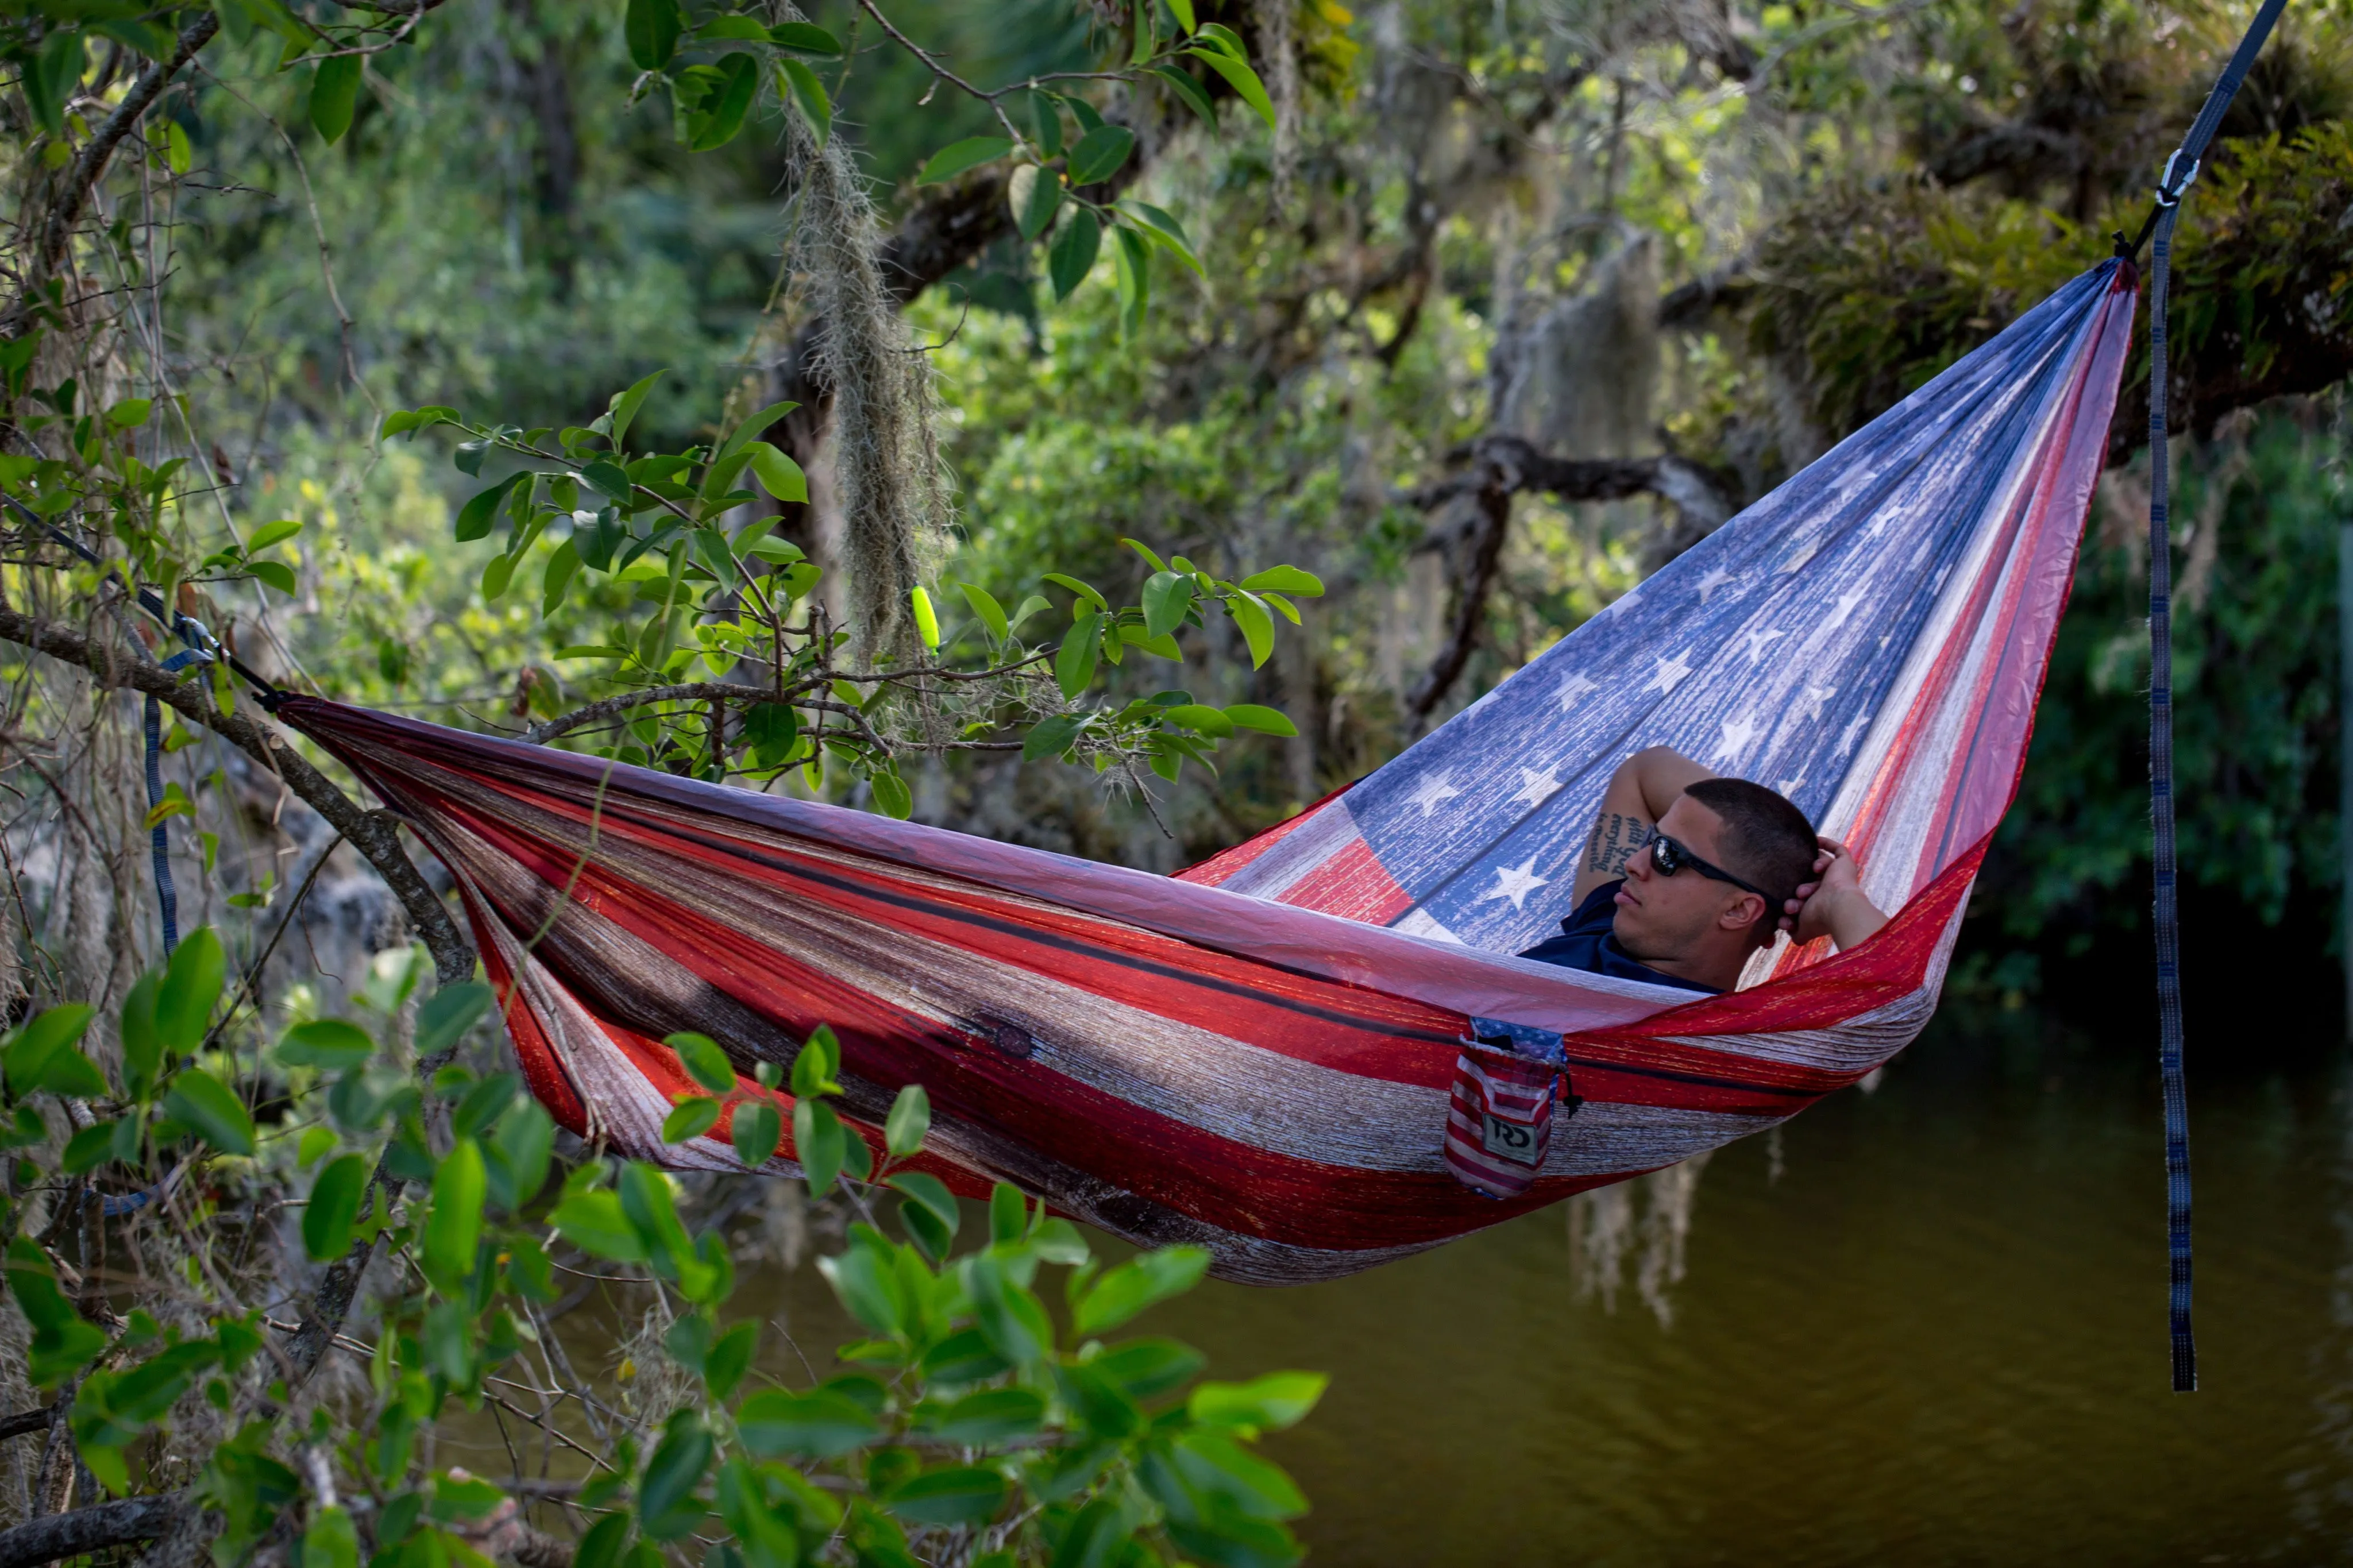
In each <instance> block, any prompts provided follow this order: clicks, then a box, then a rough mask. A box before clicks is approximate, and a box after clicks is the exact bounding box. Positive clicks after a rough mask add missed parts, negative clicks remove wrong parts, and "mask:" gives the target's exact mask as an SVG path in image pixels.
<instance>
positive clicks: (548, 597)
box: [539, 539, 581, 620]
mask: <svg viewBox="0 0 2353 1568" xmlns="http://www.w3.org/2000/svg"><path fill="white" fill-rule="evenodd" d="M580 566H581V561H580V549H579V546H577V545H575V544H574V543H573V542H572V541H570V540H568V539H567V540H565V542H563V543H561V544H559V545H557V546H556V547H555V551H554V553H553V554H551V555H550V556H548V558H547V574H546V575H545V576H543V577H542V578H541V579H540V590H539V614H540V618H541V619H543V620H544V619H546V618H547V617H548V616H553V615H554V614H555V611H556V607H557V606H558V605H562V604H563V603H564V594H565V589H567V588H569V587H571V585H572V579H573V578H574V577H575V576H577V575H579V573H580Z"/></svg>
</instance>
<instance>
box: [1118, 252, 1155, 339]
mask: <svg viewBox="0 0 2353 1568" xmlns="http://www.w3.org/2000/svg"><path fill="white" fill-rule="evenodd" d="M1114 237H1115V238H1116V239H1117V240H1118V241H1119V243H1118V244H1117V245H1116V246H1115V247H1113V250H1112V260H1113V262H1115V263H1116V264H1117V266H1118V282H1119V331H1120V337H1121V339H1122V341H1124V342H1134V340H1135V339H1136V338H1137V337H1139V336H1140V335H1142V333H1143V331H1144V316H1145V311H1146V310H1150V309H1151V306H1152V250H1151V247H1149V246H1147V245H1145V242H1144V237H1143V236H1142V235H1139V234H1137V233H1136V232H1135V231H1134V229H1132V228H1122V229H1118V230H1115V231H1114Z"/></svg>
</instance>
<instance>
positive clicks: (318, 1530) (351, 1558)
mask: <svg viewBox="0 0 2353 1568" xmlns="http://www.w3.org/2000/svg"><path fill="white" fill-rule="evenodd" d="M359 1561H360V1536H359V1531H356V1530H354V1529H353V1528H352V1516H351V1515H350V1514H348V1513H346V1512H344V1511H343V1509H341V1508H319V1509H313V1510H311V1523H310V1525H309V1527H308V1528H307V1529H305V1530H304V1531H302V1562H301V1568H359Z"/></svg>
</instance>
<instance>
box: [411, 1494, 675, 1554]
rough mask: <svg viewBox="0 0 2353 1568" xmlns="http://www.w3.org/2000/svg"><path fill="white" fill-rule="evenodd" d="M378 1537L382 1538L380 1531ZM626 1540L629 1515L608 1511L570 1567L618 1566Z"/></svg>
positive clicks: (585, 1538)
mask: <svg viewBox="0 0 2353 1568" xmlns="http://www.w3.org/2000/svg"><path fill="white" fill-rule="evenodd" d="M609 1479H619V1478H617V1477H615V1478H609ZM378 1539H379V1540H381V1539H383V1536H382V1533H381V1532H379V1533H378ZM628 1542H629V1516H628V1514H627V1513H623V1512H618V1511H617V1512H613V1513H608V1514H607V1515H605V1517H604V1518H602V1519H600V1520H598V1521H596V1523H594V1524H592V1525H590V1526H589V1527H588V1533H587V1534H586V1535H584V1536H582V1537H581V1538H580V1549H579V1550H578V1551H577V1552H575V1553H574V1554H573V1558H572V1568H620V1563H621V1552H622V1549H623V1548H625V1547H626V1546H628Z"/></svg>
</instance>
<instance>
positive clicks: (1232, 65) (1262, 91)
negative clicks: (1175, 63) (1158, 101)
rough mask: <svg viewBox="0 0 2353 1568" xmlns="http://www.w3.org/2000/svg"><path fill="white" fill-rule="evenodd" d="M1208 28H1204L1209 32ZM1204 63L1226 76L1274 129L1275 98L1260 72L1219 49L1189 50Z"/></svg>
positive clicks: (1238, 92) (1241, 96)
mask: <svg viewBox="0 0 2353 1568" xmlns="http://www.w3.org/2000/svg"><path fill="white" fill-rule="evenodd" d="M1202 32H1203V33H1205V34H1206V33H1207V32H1208V28H1206V27H1204V28H1203V29H1202ZM1187 52H1188V53H1190V54H1191V55H1192V56H1193V57H1194V58H1197V59H1198V60H1199V61H1200V62H1201V63H1202V64H1203V65H1205V66H1208V68H1210V69H1211V70H1213V71H1216V72H1217V73H1218V74H1219V76H1221V77H1224V78H1225V79H1226V80H1227V81H1228V82H1229V84H1231V86H1232V88H1233V89H1234V91H1235V92H1236V93H1237V94H1238V95H1240V99H1241V100H1242V101H1243V102H1244V103H1247V104H1249V105H1250V107H1251V108H1252V109H1254V110H1257V111H1258V117H1259V118H1260V119H1261V120H1263V121H1266V128H1267V129H1268V130H1270V131H1271V130H1273V129H1274V100H1272V99H1271V98H1269V97H1267V95H1266V84H1265V83H1263V82H1261V81H1260V80H1259V79H1258V72H1256V71H1254V70H1252V69H1250V67H1249V66H1247V65H1244V64H1243V63H1242V62H1241V61H1240V60H1238V59H1236V58H1233V56H1231V55H1229V54H1226V53H1224V52H1222V51H1220V50H1218V49H1208V48H1196V49H1192V50H1189V51H1187Z"/></svg>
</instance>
